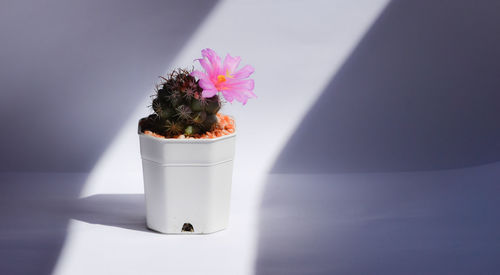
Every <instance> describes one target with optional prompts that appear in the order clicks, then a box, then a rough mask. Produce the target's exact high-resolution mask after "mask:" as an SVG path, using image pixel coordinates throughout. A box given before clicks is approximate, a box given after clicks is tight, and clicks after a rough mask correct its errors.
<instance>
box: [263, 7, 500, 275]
mask: <svg viewBox="0 0 500 275" xmlns="http://www.w3.org/2000/svg"><path fill="white" fill-rule="evenodd" d="M499 33H500V3H499V2H497V1H479V2H472V1H438V2H436V1H392V2H391V3H390V4H389V5H388V6H387V8H386V9H385V11H384V12H383V13H382V14H381V16H380V17H379V18H378V19H377V21H376V22H375V24H374V25H373V26H372V27H371V28H370V30H369V31H368V33H367V34H366V35H365V37H364V38H363V39H362V40H361V42H360V43H359V45H358V46H357V47H356V48H355V50H354V51H353V53H352V55H351V56H350V57H349V58H348V59H347V60H346V62H345V64H344V65H343V66H342V68H341V69H340V71H339V72H338V73H337V74H336V75H335V76H334V77H333V78H332V80H331V82H330V83H329V85H328V86H327V88H326V89H325V91H324V92H323V93H322V94H321V96H320V97H319V98H318V100H317V102H316V103H315V104H314V105H313V107H312V108H311V109H310V111H309V113H308V114H307V115H306V117H305V118H304V120H303V121H302V122H301V123H300V124H299V126H298V128H297V130H296V132H295V133H294V134H293V135H292V137H291V139H290V140H289V142H288V144H287V145H286V146H285V148H284V150H283V151H282V152H281V154H280V156H279V157H278V159H277V161H276V163H275V165H274V167H273V169H272V172H271V174H270V175H269V177H268V179H267V184H266V187H265V189H264V193H263V202H262V205H261V209H260V216H259V237H258V256H257V261H256V274H259V275H266V274H273V275H278V274H287V275H290V274H325V275H326V274H499V273H500V264H499V262H498V260H497V259H498V258H500V249H499V248H500V219H499V214H498V209H499V207H500V199H499V198H498V194H499V192H500V185H499V184H498V182H499V180H498V179H499V178H500V162H498V161H499V160H500V127H499V124H498V118H499V117H500V93H499V92H498V91H499V90H500V78H499V77H498V72H500V36H499V35H498V34H499ZM332 50H334V49H332ZM467 167H469V168H467ZM446 169H454V170H446Z"/></svg>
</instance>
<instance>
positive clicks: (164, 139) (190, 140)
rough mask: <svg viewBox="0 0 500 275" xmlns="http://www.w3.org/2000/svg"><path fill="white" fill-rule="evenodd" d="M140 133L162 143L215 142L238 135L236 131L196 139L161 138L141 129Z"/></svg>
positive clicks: (140, 135) (141, 135)
mask: <svg viewBox="0 0 500 275" xmlns="http://www.w3.org/2000/svg"><path fill="white" fill-rule="evenodd" d="M138 134H139V137H143V138H149V139H152V140H155V141H157V142H161V143H213V142H217V141H220V140H224V139H228V138H232V137H235V136H236V131H234V133H231V134H229V135H225V136H222V137H216V138H194V139H187V138H159V137H153V136H150V135H146V134H144V133H143V132H140V131H139V133H138Z"/></svg>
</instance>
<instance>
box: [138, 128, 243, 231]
mask: <svg viewBox="0 0 500 275" xmlns="http://www.w3.org/2000/svg"><path fill="white" fill-rule="evenodd" d="M235 138H236V133H233V134H230V135H226V136H222V137H218V138H214V139H164V138H157V137H153V136H150V135H146V134H144V133H142V132H141V129H139V140H140V148H141V157H142V168H143V177H144V193H145V197H146V219H147V226H148V228H150V229H152V230H155V231H158V232H161V233H167V234H207V233H213V232H216V231H220V230H223V229H225V228H226V227H227V224H228V218H229V204H230V195H231V181H232V173H233V156H234V148H235Z"/></svg>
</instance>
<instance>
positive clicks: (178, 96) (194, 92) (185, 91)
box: [141, 69, 221, 137]
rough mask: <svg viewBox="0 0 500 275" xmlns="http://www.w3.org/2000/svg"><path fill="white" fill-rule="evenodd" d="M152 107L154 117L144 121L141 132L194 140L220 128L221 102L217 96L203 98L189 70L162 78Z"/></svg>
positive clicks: (179, 71)
mask: <svg viewBox="0 0 500 275" xmlns="http://www.w3.org/2000/svg"><path fill="white" fill-rule="evenodd" d="M162 80H163V81H162V83H160V84H159V85H158V87H157V92H156V94H155V95H154V96H153V102H152V105H151V107H152V108H153V111H154V114H152V115H150V116H149V117H147V118H145V119H143V120H142V121H141V129H142V131H146V130H150V131H152V132H155V133H157V134H160V135H163V136H165V137H176V136H178V135H182V134H183V135H185V136H194V135H196V134H203V133H205V132H207V131H212V130H213V129H215V127H216V125H217V116H216V114H217V112H218V111H219V110H220V108H221V101H220V99H219V97H218V96H217V95H215V96H213V97H211V98H203V97H202V95H201V94H202V88H201V87H200V86H199V84H198V81H197V80H196V79H195V78H194V77H193V76H191V75H190V73H189V71H187V70H182V69H179V70H176V71H174V72H172V73H171V74H170V75H169V76H168V77H167V78H163V77H162Z"/></svg>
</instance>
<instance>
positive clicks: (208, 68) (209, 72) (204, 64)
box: [197, 58, 214, 76]
mask: <svg viewBox="0 0 500 275" xmlns="http://www.w3.org/2000/svg"><path fill="white" fill-rule="evenodd" d="M197 60H198V62H200V65H201V67H203V69H204V70H205V72H207V75H208V76H212V75H213V74H214V72H213V69H212V67H211V66H210V64H208V62H207V60H205V59H204V58H200V59H197Z"/></svg>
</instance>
